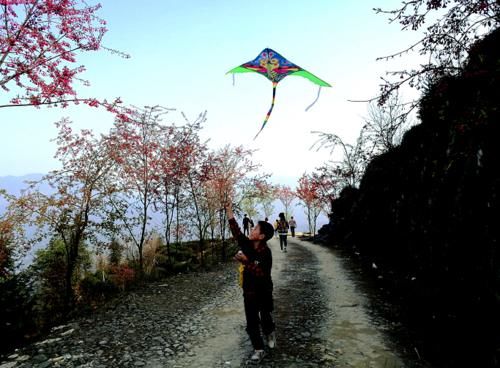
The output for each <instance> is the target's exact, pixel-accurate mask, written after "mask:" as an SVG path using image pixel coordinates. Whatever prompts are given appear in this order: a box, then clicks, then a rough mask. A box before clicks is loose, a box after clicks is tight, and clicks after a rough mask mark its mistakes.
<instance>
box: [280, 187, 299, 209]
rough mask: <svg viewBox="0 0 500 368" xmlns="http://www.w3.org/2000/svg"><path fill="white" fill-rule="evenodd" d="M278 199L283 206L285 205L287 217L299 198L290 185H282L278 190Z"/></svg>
mask: <svg viewBox="0 0 500 368" xmlns="http://www.w3.org/2000/svg"><path fill="white" fill-rule="evenodd" d="M276 191H277V195H278V199H279V200H280V202H281V204H283V208H284V210H285V211H284V212H285V216H286V217H288V216H289V215H290V207H291V206H292V203H293V200H294V199H295V198H297V195H296V193H295V192H294V191H293V190H292V188H290V187H289V186H288V185H280V186H278V187H277V189H276Z"/></svg>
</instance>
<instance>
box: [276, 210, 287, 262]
mask: <svg viewBox="0 0 500 368" xmlns="http://www.w3.org/2000/svg"><path fill="white" fill-rule="evenodd" d="M288 227H289V226H288V222H287V221H286V218H285V214H284V213H283V212H281V213H280V214H279V221H278V227H277V230H278V235H279V237H280V248H281V250H282V251H283V252H286V247H287V241H286V237H287V236H288Z"/></svg>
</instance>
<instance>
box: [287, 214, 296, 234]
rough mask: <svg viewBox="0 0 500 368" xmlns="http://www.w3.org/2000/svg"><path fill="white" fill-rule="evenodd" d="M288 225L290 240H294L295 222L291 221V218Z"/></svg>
mask: <svg viewBox="0 0 500 368" xmlns="http://www.w3.org/2000/svg"><path fill="white" fill-rule="evenodd" d="M288 225H290V232H291V233H292V238H295V228H296V227H297V222H296V221H295V220H294V219H293V216H292V217H290V221H289V222H288Z"/></svg>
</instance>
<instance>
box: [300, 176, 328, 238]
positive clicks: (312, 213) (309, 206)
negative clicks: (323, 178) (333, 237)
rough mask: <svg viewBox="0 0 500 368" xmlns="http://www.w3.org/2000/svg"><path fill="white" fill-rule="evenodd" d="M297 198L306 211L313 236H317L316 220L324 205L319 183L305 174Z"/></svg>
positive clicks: (301, 179) (301, 178)
mask: <svg viewBox="0 0 500 368" xmlns="http://www.w3.org/2000/svg"><path fill="white" fill-rule="evenodd" d="M296 194H297V197H298V198H299V199H300V200H301V201H302V204H303V205H304V207H305V209H306V215H307V222H308V224H309V232H310V233H311V235H314V234H316V220H317V219H318V216H319V214H320V213H321V209H322V204H321V196H320V193H319V187H318V185H317V182H316V181H315V180H313V179H312V177H311V176H310V175H307V174H305V173H304V174H303V175H302V176H301V177H300V178H299V185H298V186H297V190H296Z"/></svg>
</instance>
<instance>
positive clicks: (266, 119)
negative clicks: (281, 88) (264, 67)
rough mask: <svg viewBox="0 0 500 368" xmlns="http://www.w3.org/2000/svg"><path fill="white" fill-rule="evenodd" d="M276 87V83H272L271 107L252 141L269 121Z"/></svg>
mask: <svg viewBox="0 0 500 368" xmlns="http://www.w3.org/2000/svg"><path fill="white" fill-rule="evenodd" d="M277 85H278V82H273V100H272V102H271V107H270V108H269V111H268V112H267V114H266V118H265V119H264V123H263V124H262V127H261V128H260V130H259V132H258V133H257V135H256V136H255V137H254V140H255V138H257V136H258V135H259V134H260V132H262V129H264V127H265V126H266V124H267V121H268V120H269V117H270V116H271V112H272V111H273V108H274V99H275V97H276V86H277Z"/></svg>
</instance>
